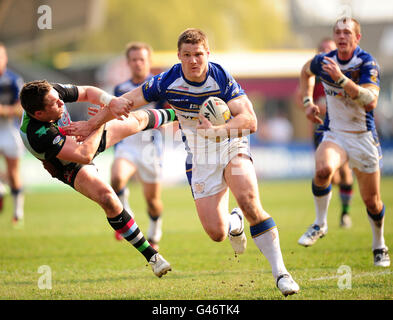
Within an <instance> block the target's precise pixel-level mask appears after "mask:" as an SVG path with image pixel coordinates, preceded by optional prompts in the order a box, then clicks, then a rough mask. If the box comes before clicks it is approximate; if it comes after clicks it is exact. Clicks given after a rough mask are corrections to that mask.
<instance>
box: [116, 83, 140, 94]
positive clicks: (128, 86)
mask: <svg viewBox="0 0 393 320" xmlns="http://www.w3.org/2000/svg"><path fill="white" fill-rule="evenodd" d="M134 88H135V86H134V85H133V83H132V81H131V79H128V80H126V81H123V82H121V83H119V84H117V85H116V86H115V88H114V92H115V95H116V96H119V95H122V94H124V93H126V92H128V91H131V90H132V89H134Z"/></svg>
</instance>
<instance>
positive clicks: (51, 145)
mask: <svg viewBox="0 0 393 320" xmlns="http://www.w3.org/2000/svg"><path fill="white" fill-rule="evenodd" d="M20 99H21V103H22V107H23V109H24V111H25V112H24V115H23V121H22V124H21V128H20V134H21V136H22V140H23V142H24V144H25V146H26V148H27V149H28V150H29V151H30V152H31V153H32V154H33V155H34V156H35V157H36V158H37V159H39V160H41V161H42V162H43V164H44V167H45V169H46V170H47V171H48V172H49V173H50V174H51V175H52V177H54V178H57V179H59V180H60V181H62V182H63V183H65V184H67V185H69V186H71V187H72V188H74V189H75V190H76V191H78V192H79V193H81V194H83V195H84V196H86V197H87V198H89V199H91V200H93V201H95V202H96V203H97V204H99V205H100V206H101V207H102V208H103V209H104V211H105V214H106V216H107V219H108V222H109V224H110V225H111V226H112V227H113V228H114V229H115V230H116V231H119V232H120V233H121V234H122V236H123V238H125V239H126V240H127V241H129V242H130V243H131V244H132V245H133V246H134V247H135V248H136V249H138V251H139V252H141V253H142V254H143V255H144V257H145V258H146V260H147V261H148V262H149V263H150V265H151V267H152V269H153V272H154V274H155V275H156V276H158V277H161V276H162V275H164V274H166V273H167V272H168V271H170V270H171V266H170V264H169V263H168V262H167V261H166V260H165V259H164V258H163V257H162V256H161V255H160V254H159V253H158V252H157V251H156V250H154V249H153V248H152V247H151V245H150V244H149V242H148V241H147V240H146V239H145V237H144V235H143V234H142V232H141V231H140V229H139V228H138V225H137V224H136V222H135V220H134V219H133V218H132V217H131V216H130V214H129V213H128V212H127V211H126V210H124V208H123V205H122V204H121V202H120V200H119V198H118V197H117V196H116V194H115V192H114V191H113V189H112V187H111V186H110V185H109V184H108V183H107V182H105V181H104V180H103V179H102V178H101V177H100V176H99V175H98V172H97V170H96V168H95V166H94V164H92V160H93V158H94V157H95V156H96V155H97V154H98V153H100V152H102V151H104V150H105V149H106V148H108V147H110V146H112V145H114V144H115V143H116V142H118V141H120V140H121V139H123V138H124V137H126V136H128V135H131V134H134V133H137V132H139V131H142V130H146V129H150V128H156V127H158V126H160V125H161V124H163V123H165V122H168V121H172V120H174V119H175V117H174V113H173V111H172V110H139V111H135V112H132V113H130V114H128V112H129V107H130V102H129V101H128V100H127V99H124V98H117V97H113V96H110V95H108V94H107V93H106V92H104V91H102V90H101V89H99V88H96V87H91V86H74V85H61V84H50V83H48V82H47V81H46V80H42V81H33V82H29V83H27V84H25V85H24V86H23V88H22V91H21V93H20ZM76 101H88V102H90V103H93V104H97V105H101V106H102V107H104V108H109V109H110V110H111V111H112V112H113V114H115V115H116V117H120V116H125V118H123V120H120V119H119V120H118V119H114V120H112V121H110V122H108V123H107V124H106V126H105V128H104V126H101V127H100V128H98V129H96V130H94V131H93V132H92V133H91V134H90V135H89V136H88V137H86V138H85V139H84V141H83V142H81V143H78V142H77V141H76V140H75V139H74V138H73V137H70V136H67V135H66V131H65V130H64V129H63V127H64V126H67V125H69V124H70V122H71V120H70V117H69V114H68V112H67V109H66V107H65V104H64V103H68V102H76ZM157 119H158V120H157Z"/></svg>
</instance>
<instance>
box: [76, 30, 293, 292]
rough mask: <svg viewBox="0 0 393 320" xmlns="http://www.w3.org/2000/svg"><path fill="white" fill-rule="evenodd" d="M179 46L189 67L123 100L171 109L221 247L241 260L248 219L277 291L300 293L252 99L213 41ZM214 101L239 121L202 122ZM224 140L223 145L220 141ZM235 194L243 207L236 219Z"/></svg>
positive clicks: (96, 123) (93, 123)
mask: <svg viewBox="0 0 393 320" xmlns="http://www.w3.org/2000/svg"><path fill="white" fill-rule="evenodd" d="M177 47H178V58H179V60H180V61H181V63H179V64H176V65H174V66H173V67H172V68H171V69H169V70H168V71H166V72H163V73H161V74H159V75H157V76H155V77H153V78H152V79H151V80H149V81H147V82H146V83H145V84H143V85H142V86H141V87H138V88H136V89H134V90H133V91H131V92H129V93H126V94H125V95H123V97H125V98H127V99H129V100H130V101H132V102H133V108H136V107H139V106H142V105H145V104H147V103H149V102H152V101H158V100H160V99H165V100H167V101H168V103H170V104H171V106H172V107H173V108H174V110H175V111H176V114H177V116H178V119H179V124H180V127H181V129H182V134H183V141H184V143H185V147H186V150H187V152H188V158H187V161H186V173H187V177H188V181H189V184H190V186H191V191H192V194H193V197H194V200H195V206H196V209H197V212H198V216H199V219H200V221H201V223H202V226H203V228H204V229H205V231H206V233H207V234H208V235H209V237H210V238H211V239H212V240H213V241H223V240H225V239H226V238H229V240H230V243H231V245H232V247H233V249H234V251H235V253H237V254H241V253H243V252H244V251H245V249H246V244H247V238H246V235H245V232H244V218H246V219H247V220H248V222H249V224H250V232H251V236H252V238H253V240H254V243H255V244H256V246H257V247H258V248H259V250H260V251H261V252H262V253H263V254H264V255H265V257H266V258H267V259H268V261H269V263H270V265H271V267H272V273H273V276H274V279H275V281H276V285H277V287H278V288H279V290H280V291H281V292H282V294H283V295H285V296H287V295H291V294H295V293H297V292H298V291H299V286H298V284H297V283H296V282H295V281H294V280H293V279H292V277H291V275H290V274H289V272H288V271H287V269H286V267H285V265H284V261H283V258H282V254H281V249H280V243H279V236H278V230H277V226H276V224H275V222H274V220H273V218H272V217H271V216H270V215H269V214H268V213H267V212H266V211H265V210H263V208H262V205H261V202H260V198H259V190H258V182H257V177H256V173H255V169H254V166H253V164H252V160H251V154H250V149H249V145H248V140H247V138H246V137H245V136H242V135H246V134H250V133H252V132H255V130H256V128H257V120H256V116H255V113H254V110H253V106H252V104H251V101H250V100H249V99H248V97H247V95H246V94H245V92H244V91H243V90H242V88H241V87H240V85H239V84H238V83H237V82H236V81H235V79H234V78H233V77H232V76H231V75H230V74H229V73H228V72H227V71H225V70H224V69H223V68H222V67H221V66H220V65H218V64H216V63H212V62H209V61H208V58H209V54H210V51H209V46H208V40H207V37H206V35H205V34H204V33H203V32H202V31H201V30H198V29H187V30H185V31H184V32H183V33H182V34H181V35H180V36H179V38H178V46H177ZM210 96H216V97H219V98H221V99H222V100H224V101H225V102H226V103H227V104H228V107H229V109H230V111H231V113H232V115H233V118H232V119H231V120H229V121H228V122H227V123H226V124H225V125H222V126H213V125H212V124H211V123H210V122H209V121H208V120H207V119H206V118H205V117H203V116H198V115H199V109H200V106H201V105H202V103H203V101H204V100H205V99H206V98H208V97H210ZM111 118H113V115H111V114H110V113H109V112H107V111H105V110H104V111H102V112H99V113H98V114H97V115H96V116H95V117H93V118H91V119H90V120H89V121H88V123H87V124H86V123H82V124H81V125H78V123H74V124H72V125H71V128H70V132H71V133H72V134H76V135H80V134H86V133H87V132H90V131H91V129H92V128H97V127H100V125H102V123H104V122H105V121H108V120H110V119H111ZM208 131H209V132H212V135H213V136H214V140H211V139H206V138H205V136H204V133H206V132H208ZM199 133H202V134H199ZM229 135H231V137H230V138H228V136H229ZM216 137H218V138H220V142H216V141H217V140H216V139H215V138H216ZM229 189H230V190H231V191H232V193H233V195H234V196H235V198H236V201H237V203H238V205H239V208H234V209H233V210H232V211H231V213H230V214H228V211H229V210H228V197H229Z"/></svg>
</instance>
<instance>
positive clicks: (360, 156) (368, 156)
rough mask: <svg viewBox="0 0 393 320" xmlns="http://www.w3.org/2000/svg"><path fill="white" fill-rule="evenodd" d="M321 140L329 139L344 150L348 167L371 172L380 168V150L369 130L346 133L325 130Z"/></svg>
mask: <svg viewBox="0 0 393 320" xmlns="http://www.w3.org/2000/svg"><path fill="white" fill-rule="evenodd" d="M322 141H331V142H333V143H335V144H337V145H339V146H340V147H341V148H343V149H344V150H345V152H346V153H347V155H348V164H349V166H350V168H356V169H358V170H359V171H361V172H365V173H373V172H376V171H377V170H378V169H379V168H380V160H381V159H382V152H381V148H380V145H379V142H378V141H377V140H376V139H374V137H373V134H372V132H371V131H367V132H364V133H348V132H341V131H325V132H324V135H323V140H322Z"/></svg>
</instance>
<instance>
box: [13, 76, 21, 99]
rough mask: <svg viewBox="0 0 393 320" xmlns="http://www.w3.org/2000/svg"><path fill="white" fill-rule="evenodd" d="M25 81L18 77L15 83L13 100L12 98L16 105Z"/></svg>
mask: <svg viewBox="0 0 393 320" xmlns="http://www.w3.org/2000/svg"><path fill="white" fill-rule="evenodd" d="M23 84H24V81H23V79H22V77H20V76H17V77H16V78H15V80H14V82H13V93H14V95H13V98H12V104H14V103H15V102H17V101H19V93H20V91H21V90H22V87H23Z"/></svg>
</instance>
